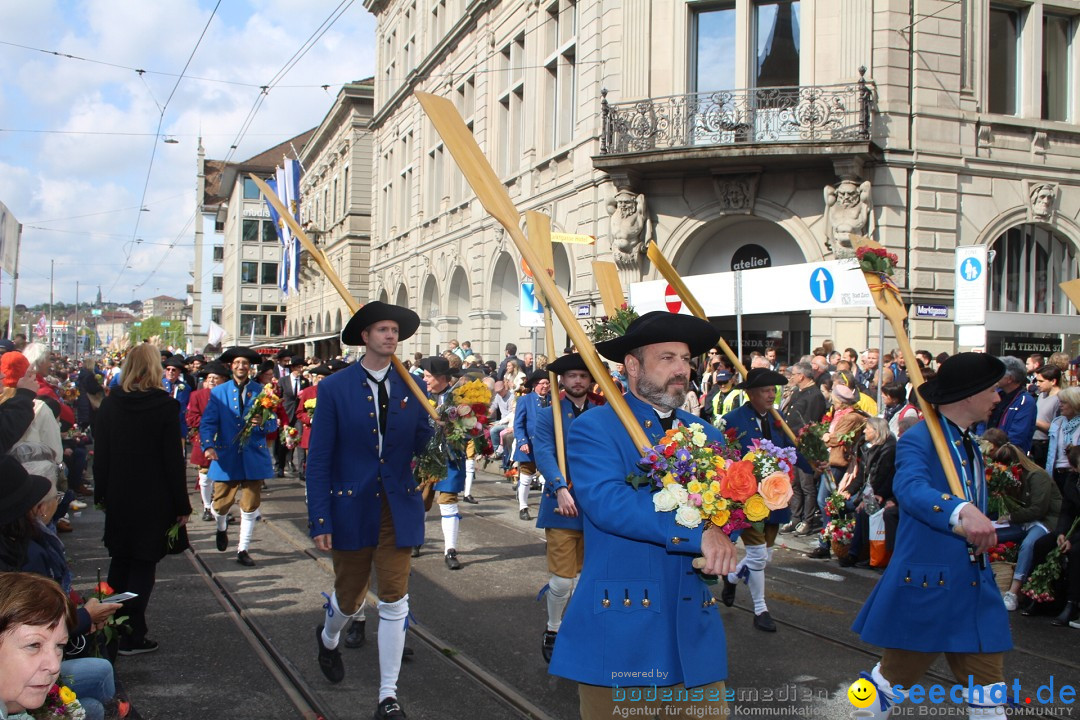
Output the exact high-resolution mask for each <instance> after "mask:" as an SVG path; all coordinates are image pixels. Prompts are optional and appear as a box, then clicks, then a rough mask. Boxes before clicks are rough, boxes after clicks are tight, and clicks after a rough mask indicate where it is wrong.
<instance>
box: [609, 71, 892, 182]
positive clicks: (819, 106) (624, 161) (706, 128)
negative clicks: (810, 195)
mask: <svg viewBox="0 0 1080 720" xmlns="http://www.w3.org/2000/svg"><path fill="white" fill-rule="evenodd" d="M864 74H865V68H860V78H859V80H858V81H857V82H855V83H850V84H844V85H816V86H805V85H804V86H796V87H772V88H750V89H743V90H728V91H719V92H707V93H689V94H685V95H670V96H668V97H660V98H649V99H645V100H635V101H628V102H620V103H609V102H608V100H607V92H606V91H604V93H603V99H602V100H601V112H602V121H603V130H602V134H601V137H600V154H599V155H596V156H594V157H593V164H594V166H595V167H596V168H597V169H599V170H603V171H605V172H608V173H609V174H623V173H630V174H636V175H652V174H666V173H671V172H680V173H686V172H693V171H695V170H697V171H704V172H708V171H716V170H720V171H723V169H724V168H726V167H735V166H745V165H747V164H753V165H755V166H759V167H762V168H766V167H769V166H773V167H788V168H790V167H797V166H813V165H820V164H834V165H848V164H850V163H852V162H855V163H857V164H859V165H861V164H862V163H864V162H867V161H870V160H872V159H875V158H876V157H877V156H878V155H879V151H878V149H877V147H876V146H875V145H874V144H873V142H872V141H871V128H872V127H873V121H874V92H873V88H872V86H871V84H869V83H867V82H866V80H865V78H864V77H863V75H864Z"/></svg>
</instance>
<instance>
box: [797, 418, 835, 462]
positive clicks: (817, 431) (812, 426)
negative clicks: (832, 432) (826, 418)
mask: <svg viewBox="0 0 1080 720" xmlns="http://www.w3.org/2000/svg"><path fill="white" fill-rule="evenodd" d="M827 432H829V423H826V422H819V423H808V424H806V425H803V427H802V429H801V430H799V452H800V453H802V456H803V457H805V458H806V459H807V460H808V461H809V462H810V464H811V465H816V464H817V463H823V462H826V461H827V460H828V459H829V447H828V445H826V444H825V440H824V435H825V433H827Z"/></svg>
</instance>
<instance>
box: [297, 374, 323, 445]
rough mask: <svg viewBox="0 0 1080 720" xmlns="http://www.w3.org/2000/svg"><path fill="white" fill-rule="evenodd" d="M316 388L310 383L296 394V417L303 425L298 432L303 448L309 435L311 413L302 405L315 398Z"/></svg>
mask: <svg viewBox="0 0 1080 720" xmlns="http://www.w3.org/2000/svg"><path fill="white" fill-rule="evenodd" d="M317 389H318V386H317V385H311V386H310V387H306V388H304V389H303V390H301V391H300V394H299V395H297V396H296V397H297V400H296V419H297V420H299V421H300V424H301V425H302V426H303V430H302V432H301V434H300V447H302V448H304V449H305V450H307V448H308V439H309V438H310V437H311V414H310V413H309V412H308V411H307V408H306V407H304V403H305V402H307V401H308V400H315V399H316V394H317V393H316V391H317Z"/></svg>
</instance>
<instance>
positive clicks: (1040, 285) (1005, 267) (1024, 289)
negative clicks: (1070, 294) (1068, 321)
mask: <svg viewBox="0 0 1080 720" xmlns="http://www.w3.org/2000/svg"><path fill="white" fill-rule="evenodd" d="M990 250H991V252H992V253H993V259H992V261H991V262H990V289H989V293H988V298H987V303H988V305H989V308H988V309H989V310H992V311H997V312H1015V313H1039V314H1056V315H1071V314H1073V313H1074V312H1075V311H1074V310H1073V309H1072V305H1071V303H1070V302H1069V300H1068V298H1066V297H1065V293H1063V292H1062V291H1061V289H1060V288H1058V283H1060V282H1063V281H1065V280H1071V279H1073V278H1075V277H1077V276H1078V275H1080V264H1078V263H1077V259H1076V250H1075V248H1074V247H1073V245H1072V243H1070V242H1069V241H1068V240H1066V239H1065V238H1063V237H1062V236H1061V235H1058V234H1057V233H1056V232H1054V231H1053V230H1051V229H1049V228H1045V227H1042V226H1040V225H1031V224H1027V225H1018V226H1017V227H1013V228H1009V229H1008V230H1007V231H1005V233H1004V234H1003V235H1001V236H1000V237H999V238H998V239H997V240H996V241H995V242H994V244H993V245H992V246H991V248H990Z"/></svg>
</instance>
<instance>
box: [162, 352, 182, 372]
mask: <svg viewBox="0 0 1080 720" xmlns="http://www.w3.org/2000/svg"><path fill="white" fill-rule="evenodd" d="M185 364H186V361H185V360H184V358H182V357H180V356H179V355H173V356H172V357H171V358H169V359H168V360H166V361H165V362H164V363H162V365H163V366H164V367H174V368H180V369H181V370H183V369H184V365H185Z"/></svg>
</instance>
